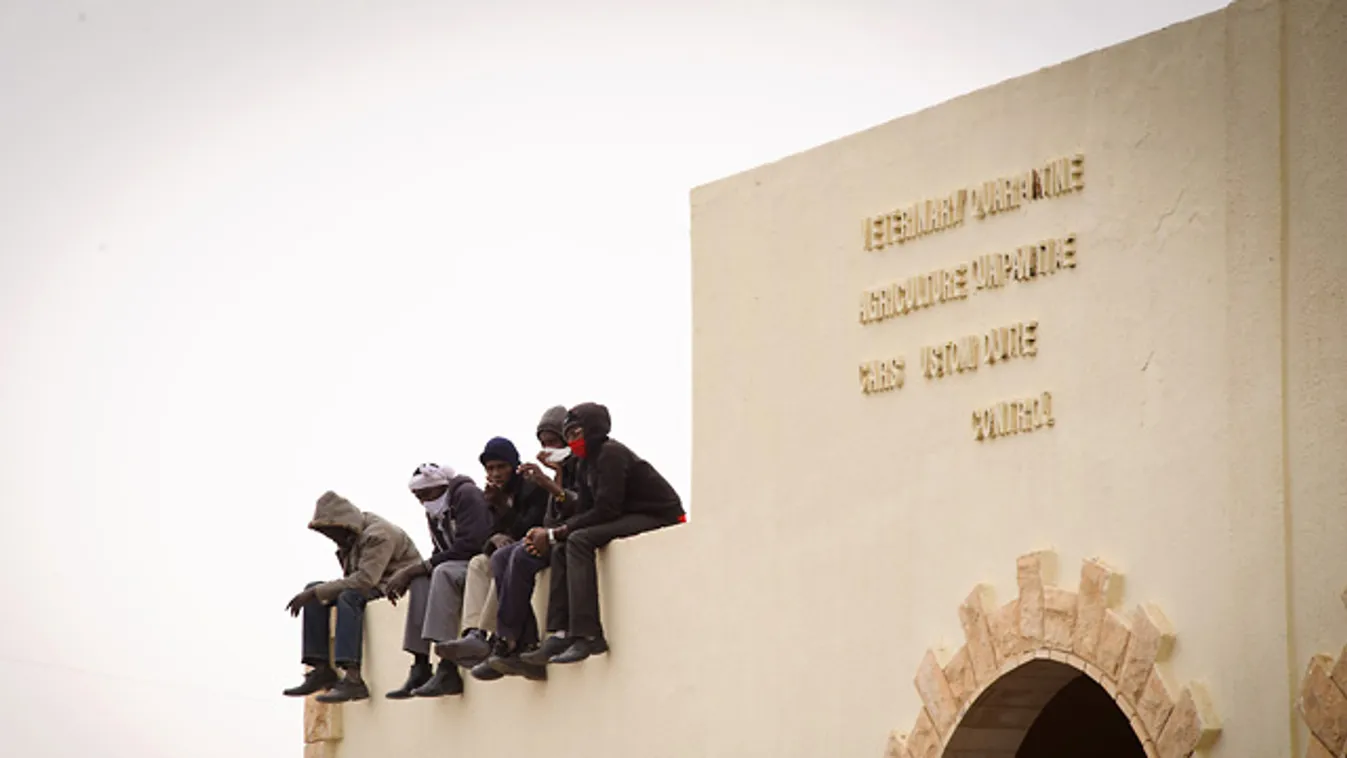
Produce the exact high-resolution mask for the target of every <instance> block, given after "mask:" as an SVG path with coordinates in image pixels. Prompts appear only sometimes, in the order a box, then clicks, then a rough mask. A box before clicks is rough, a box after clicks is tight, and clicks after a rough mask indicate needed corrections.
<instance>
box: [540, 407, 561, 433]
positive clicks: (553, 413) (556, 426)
mask: <svg viewBox="0 0 1347 758" xmlns="http://www.w3.org/2000/svg"><path fill="white" fill-rule="evenodd" d="M564 423H566V406H564V405H554V406H552V407H551V408H548V409H547V410H546V411H544V412H543V417H542V418H541V419H539V420H538V432H537V436H539V437H541V436H542V434H543V432H553V433H555V434H556V435H557V436H558V437H561V438H562V439H565V436H564V435H563V434H562V431H563V429H562V424H564Z"/></svg>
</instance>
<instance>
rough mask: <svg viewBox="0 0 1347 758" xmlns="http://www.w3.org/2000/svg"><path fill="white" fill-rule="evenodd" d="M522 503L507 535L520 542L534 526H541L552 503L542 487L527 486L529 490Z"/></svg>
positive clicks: (550, 497)
mask: <svg viewBox="0 0 1347 758" xmlns="http://www.w3.org/2000/svg"><path fill="white" fill-rule="evenodd" d="M522 500H523V502H522V503H520V504H519V505H520V506H521V507H520V508H519V517H518V518H516V519H515V521H514V524H513V525H512V527H511V529H510V530H509V532H508V534H509V535H510V536H511V537H513V538H514V539H517V540H522V539H523V538H524V535H525V534H528V532H529V530H530V529H532V528H533V527H535V526H542V523H543V521H544V520H546V518H547V508H548V506H549V505H550V504H551V502H552V496H551V495H549V494H547V490H545V489H543V488H542V487H536V486H533V485H530V486H529V490H528V492H527V494H526V495H525V497H523V498H522Z"/></svg>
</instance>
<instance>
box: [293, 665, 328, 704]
mask: <svg viewBox="0 0 1347 758" xmlns="http://www.w3.org/2000/svg"><path fill="white" fill-rule="evenodd" d="M337 679H338V677H337V672H336V671H335V670H333V668H332V667H331V666H319V667H317V668H312V669H309V673H307V674H305V675H304V683H303V684H301V685H299V686H298V687H291V688H290V689H288V690H285V691H284V692H283V693H282V694H284V695H285V696H286V697H308V696H309V695H312V694H313V693H315V692H322V691H323V690H326V689H327V688H329V687H331V686H332V685H334V684H336V683H337Z"/></svg>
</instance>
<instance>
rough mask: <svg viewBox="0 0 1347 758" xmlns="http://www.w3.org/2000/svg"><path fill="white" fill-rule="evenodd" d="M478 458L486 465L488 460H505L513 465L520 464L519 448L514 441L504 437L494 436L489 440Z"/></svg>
mask: <svg viewBox="0 0 1347 758" xmlns="http://www.w3.org/2000/svg"><path fill="white" fill-rule="evenodd" d="M477 460H478V461H479V462H480V463H481V464H482V465H483V466H485V465H486V464H487V462H488V461H504V462H505V463H508V464H510V465H511V466H515V467H518V466H519V450H518V449H516V448H515V446H514V443H513V442H511V441H509V440H507V439H505V438H504V437H492V438H491V439H489V440H487V443H486V448H485V449H484V450H482V454H481V455H479V456H477Z"/></svg>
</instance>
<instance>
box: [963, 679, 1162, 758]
mask: <svg viewBox="0 0 1347 758" xmlns="http://www.w3.org/2000/svg"><path fill="white" fill-rule="evenodd" d="M1145 755H1146V752H1145V750H1144V749H1143V748H1142V747H1141V740H1140V739H1139V738H1138V737H1137V735H1136V733H1135V732H1133V731H1132V725H1131V724H1130V723H1128V719H1127V716H1125V715H1124V714H1123V712H1122V709H1120V708H1119V707H1118V704H1117V703H1115V702H1114V701H1113V698H1111V697H1109V695H1108V692H1107V691H1105V690H1104V688H1103V687H1101V686H1099V684H1098V683H1096V682H1095V681H1094V680H1093V679H1091V678H1090V677H1089V676H1087V675H1085V674H1084V673H1082V672H1081V671H1080V669H1077V668H1074V667H1072V666H1068V665H1067V664H1065V663H1059V662H1057V661H1053V660H1047V659H1041V658H1040V659H1035V660H1031V661H1029V662H1027V663H1025V664H1024V665H1022V666H1020V667H1019V668H1016V669H1015V670H1013V671H1009V672H1007V673H1005V674H1004V675H1002V676H1001V678H999V679H997V680H996V681H995V682H992V684H991V686H989V687H988V688H987V689H986V690H984V691H983V692H982V694H981V695H979V696H978V698H977V700H975V701H974V702H973V704H972V705H971V706H969V708H968V711H967V712H966V713H965V714H964V716H963V718H962V719H960V720H959V724H958V726H956V727H955V728H954V732H953V734H951V735H950V739H949V742H948V743H947V744H946V746H945V751H944V754H943V758H1083V757H1085V756H1088V758H1145Z"/></svg>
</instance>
